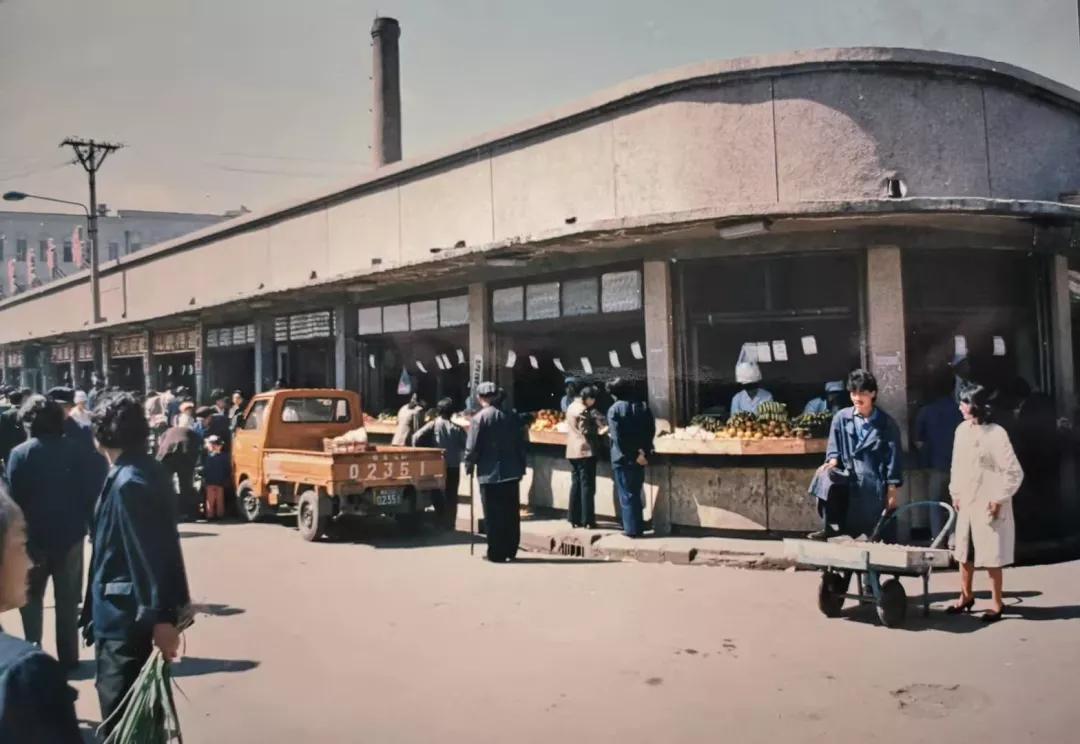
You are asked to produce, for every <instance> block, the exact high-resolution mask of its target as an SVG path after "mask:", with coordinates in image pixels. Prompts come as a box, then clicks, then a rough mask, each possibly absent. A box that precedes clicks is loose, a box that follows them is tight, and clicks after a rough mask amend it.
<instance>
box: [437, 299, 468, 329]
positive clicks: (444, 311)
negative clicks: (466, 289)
mask: <svg viewBox="0 0 1080 744" xmlns="http://www.w3.org/2000/svg"><path fill="white" fill-rule="evenodd" d="M468 324H469V298H468V296H467V295H459V296H457V297H443V298H442V299H441V300H439V326H440V327H442V328H452V327H454V326H463V325H468Z"/></svg>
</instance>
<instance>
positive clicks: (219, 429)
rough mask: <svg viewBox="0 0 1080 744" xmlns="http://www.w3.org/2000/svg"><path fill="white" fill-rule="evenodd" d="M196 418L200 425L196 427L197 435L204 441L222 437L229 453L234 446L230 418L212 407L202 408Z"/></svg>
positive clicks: (196, 412)
mask: <svg viewBox="0 0 1080 744" xmlns="http://www.w3.org/2000/svg"><path fill="white" fill-rule="evenodd" d="M195 418H196V419H198V422H199V423H198V425H197V426H196V427H195V433H196V434H198V435H199V436H200V437H201V438H202V439H203V440H204V441H205V440H206V439H207V438H209V437H212V436H215V435H217V436H219V437H221V440H222V442H223V443H224V449H225V451H226V452H228V451H229V450H230V449H231V445H232V432H231V431H230V430H229V417H228V416H224V415H222V414H220V413H218V412H217V410H216V409H214V408H213V407H211V406H202V407H200V408H199V409H198V410H197V411H195Z"/></svg>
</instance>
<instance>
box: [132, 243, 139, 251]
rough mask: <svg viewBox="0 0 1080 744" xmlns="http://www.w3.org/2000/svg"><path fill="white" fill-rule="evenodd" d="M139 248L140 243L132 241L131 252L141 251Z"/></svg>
mask: <svg viewBox="0 0 1080 744" xmlns="http://www.w3.org/2000/svg"><path fill="white" fill-rule="evenodd" d="M141 250H142V243H132V244H131V253H134V252H135V251H141Z"/></svg>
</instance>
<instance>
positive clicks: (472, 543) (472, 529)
mask: <svg viewBox="0 0 1080 744" xmlns="http://www.w3.org/2000/svg"><path fill="white" fill-rule="evenodd" d="M475 509H476V499H475V498H474V497H473V475H472V473H469V555H475V554H476V517H475V516H474V515H475V513H476V512H475Z"/></svg>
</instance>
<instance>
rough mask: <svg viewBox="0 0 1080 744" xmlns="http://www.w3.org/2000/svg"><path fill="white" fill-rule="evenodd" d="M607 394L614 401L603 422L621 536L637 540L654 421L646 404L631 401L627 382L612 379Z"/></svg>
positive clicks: (641, 527) (642, 526)
mask: <svg viewBox="0 0 1080 744" xmlns="http://www.w3.org/2000/svg"><path fill="white" fill-rule="evenodd" d="M608 390H609V391H610V392H611V394H612V395H613V396H615V398H616V400H615V403H614V404H613V405H612V406H611V408H610V409H609V410H608V415H607V418H608V432H609V434H610V435H611V472H612V475H613V476H614V479H615V490H616V492H617V493H618V496H619V507H620V511H621V512H622V525H623V534H625V535H626V536H627V537H641V535H642V534H643V533H644V531H645V518H644V515H643V511H644V503H643V501H642V493H641V492H642V489H643V488H644V487H645V466H646V465H648V464H649V458H650V457H651V456H652V453H653V439H654V438H655V437H656V419H655V418H654V417H653V414H652V411H650V410H649V406H648V405H647V404H645V403H643V402H641V401H635V400H632V399H631V398H632V394H633V386H632V385H631V384H630V382H629V381H628V380H623V379H620V378H616V379H614V380H612V381H611V384H610V385H608Z"/></svg>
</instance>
